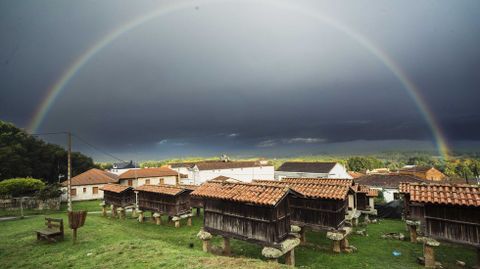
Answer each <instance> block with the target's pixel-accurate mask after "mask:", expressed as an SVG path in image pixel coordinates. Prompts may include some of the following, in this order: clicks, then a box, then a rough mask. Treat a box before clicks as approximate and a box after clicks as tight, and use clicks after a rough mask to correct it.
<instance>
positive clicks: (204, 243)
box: [202, 239, 210, 252]
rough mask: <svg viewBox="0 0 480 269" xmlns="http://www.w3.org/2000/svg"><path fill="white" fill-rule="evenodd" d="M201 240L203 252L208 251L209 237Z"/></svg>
mask: <svg viewBox="0 0 480 269" xmlns="http://www.w3.org/2000/svg"><path fill="white" fill-rule="evenodd" d="M202 242H203V244H202V249H203V252H210V239H208V240H202Z"/></svg>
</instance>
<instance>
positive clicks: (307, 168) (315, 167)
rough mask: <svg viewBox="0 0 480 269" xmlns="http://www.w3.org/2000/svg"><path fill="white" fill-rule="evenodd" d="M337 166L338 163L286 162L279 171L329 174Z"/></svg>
mask: <svg viewBox="0 0 480 269" xmlns="http://www.w3.org/2000/svg"><path fill="white" fill-rule="evenodd" d="M336 164H337V163H336V162H284V163H283V164H282V165H281V166H280V167H279V168H278V169H277V171H285V172H308V173H328V172H330V171H331V170H332V169H333V167H334V166H335V165H336Z"/></svg>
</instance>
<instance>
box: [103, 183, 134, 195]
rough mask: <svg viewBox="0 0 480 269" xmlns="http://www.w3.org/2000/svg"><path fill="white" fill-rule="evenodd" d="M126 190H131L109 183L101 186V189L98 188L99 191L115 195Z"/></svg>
mask: <svg viewBox="0 0 480 269" xmlns="http://www.w3.org/2000/svg"><path fill="white" fill-rule="evenodd" d="M128 189H132V190H133V188H132V187H130V186H126V185H120V184H113V183H109V184H107V185H103V187H101V188H100V190H102V191H109V192H115V193H121V192H124V191H126V190H128Z"/></svg>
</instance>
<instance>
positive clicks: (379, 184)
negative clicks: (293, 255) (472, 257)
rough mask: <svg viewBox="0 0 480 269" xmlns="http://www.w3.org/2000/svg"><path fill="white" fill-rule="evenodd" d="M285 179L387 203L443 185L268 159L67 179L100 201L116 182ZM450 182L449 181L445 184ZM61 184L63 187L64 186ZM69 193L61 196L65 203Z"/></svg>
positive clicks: (436, 176)
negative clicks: (353, 190)
mask: <svg viewBox="0 0 480 269" xmlns="http://www.w3.org/2000/svg"><path fill="white" fill-rule="evenodd" d="M285 178H330V179H353V180H354V181H355V182H356V183H358V184H360V185H364V186H368V187H369V188H372V189H375V190H378V191H380V192H381V193H382V197H383V199H384V200H385V202H391V201H393V200H395V199H399V196H398V193H399V185H400V183H401V182H412V183H432V182H434V183H442V182H443V183H445V182H447V181H446V179H447V176H446V175H444V174H443V173H442V172H440V171H439V170H437V169H436V168H435V167H426V166H416V165H406V166H405V167H403V168H401V169H398V170H396V171H390V169H388V168H377V169H372V170H366V171H364V172H363V173H361V172H355V171H347V169H346V168H345V166H344V165H342V164H341V163H338V162H285V163H283V164H282V165H281V166H280V167H279V168H278V169H275V168H274V166H273V165H272V164H271V163H270V162H269V161H267V160H257V161H233V160H230V159H229V158H228V157H227V156H225V155H224V156H221V157H220V158H218V160H208V161H198V162H179V163H171V164H168V165H165V166H162V167H151V168H150V167H146V168H140V167H139V165H138V164H137V163H135V162H133V161H130V162H119V163H114V164H113V166H112V168H111V169H106V170H100V169H97V168H93V169H90V170H88V171H86V172H84V173H81V174H79V175H77V176H75V177H73V178H72V179H71V184H72V190H71V195H72V200H74V201H80V200H92V199H102V198H103V192H102V187H103V186H104V185H105V184H109V183H117V184H121V185H125V186H131V187H134V188H136V187H139V186H142V185H158V184H167V185H201V184H202V183H205V182H207V181H218V180H220V181H229V182H244V183H251V182H254V181H256V180H272V181H281V180H282V179H285ZM448 182H450V181H448ZM62 185H63V186H64V188H65V193H66V185H67V182H66V181H64V182H63V183H62ZM66 197H67V195H66V194H65V195H64V199H66Z"/></svg>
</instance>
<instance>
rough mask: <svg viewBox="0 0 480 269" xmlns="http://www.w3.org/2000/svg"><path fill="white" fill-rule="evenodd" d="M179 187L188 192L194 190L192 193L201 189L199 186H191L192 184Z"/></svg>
mask: <svg viewBox="0 0 480 269" xmlns="http://www.w3.org/2000/svg"><path fill="white" fill-rule="evenodd" d="M179 186H180V187H181V188H185V189H187V190H192V191H194V190H196V189H198V187H199V186H198V185H191V184H181V185H179Z"/></svg>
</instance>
